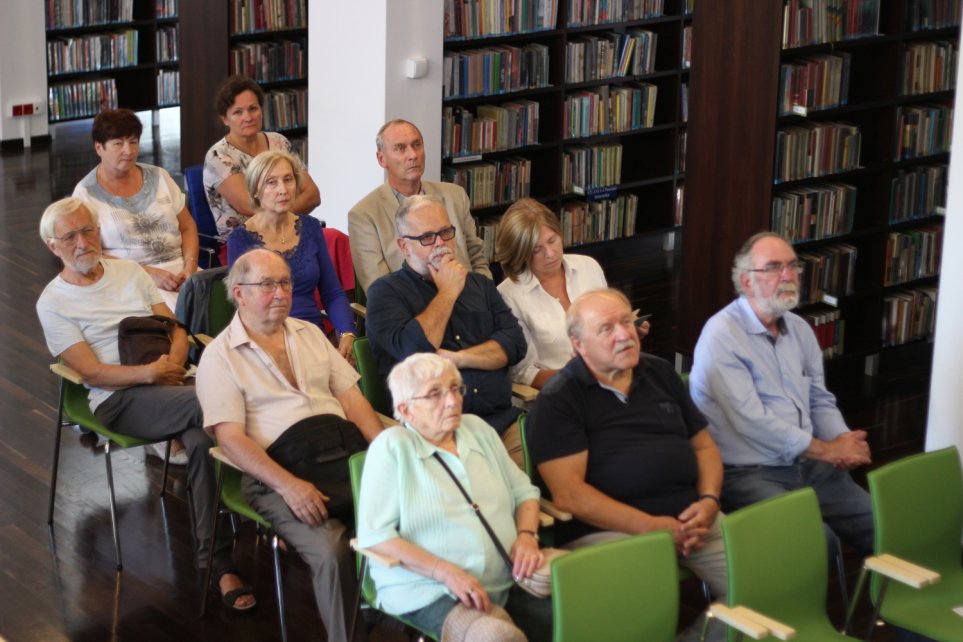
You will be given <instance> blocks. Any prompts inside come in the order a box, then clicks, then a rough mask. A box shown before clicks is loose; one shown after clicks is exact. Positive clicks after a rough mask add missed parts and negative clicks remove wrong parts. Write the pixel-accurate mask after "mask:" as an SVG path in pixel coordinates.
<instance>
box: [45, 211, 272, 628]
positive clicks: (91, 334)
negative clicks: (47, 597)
mask: <svg viewBox="0 0 963 642" xmlns="http://www.w3.org/2000/svg"><path fill="white" fill-rule="evenodd" d="M40 237H41V238H42V239H43V240H44V242H45V243H46V244H47V247H48V248H50V251H51V252H53V253H54V254H55V255H56V256H57V257H59V258H60V260H61V261H62V262H63V266H64V267H63V270H62V271H61V272H60V274H59V275H57V277H55V278H54V280H53V281H51V282H50V283H49V284H48V285H47V287H46V288H44V291H43V293H42V294H41V295H40V298H39V299H38V300H37V315H38V316H39V317H40V324H41V326H43V332H44V337H45V338H46V340H47V347H48V348H49V349H50V353H51V354H52V355H53V356H54V357H57V358H58V359H61V360H63V362H64V363H66V364H67V365H68V366H70V367H71V368H73V369H74V370H76V371H77V372H78V373H80V376H81V377H83V380H84V384H85V385H86V386H87V388H88V389H89V390H90V393H89V395H88V399H89V402H90V409H91V411H92V412H93V413H94V416H95V417H97V419H99V420H100V421H101V422H103V423H104V424H105V425H107V426H110V428H111V430H114V431H115V432H118V433H120V434H123V435H130V436H132V437H141V438H144V439H156V440H158V441H161V440H167V439H173V438H175V437H176V438H178V439H180V440H181V442H182V443H183V444H184V446H185V447H186V448H187V478H188V483H189V484H190V486H191V488H192V489H193V495H194V498H195V501H194V502H192V509H193V511H194V519H193V524H194V529H195V530H194V534H195V537H194V541H195V542H196V543H197V563H198V566H200V567H201V568H206V567H207V565H208V564H211V565H212V571H213V576H214V577H215V578H217V579H216V581H217V582H218V590H219V591H220V593H221V596H222V599H223V600H224V603H225V604H226V605H227V606H228V607H229V608H232V609H234V610H246V609H250V608H252V607H253V606H254V604H255V601H254V595H253V594H252V593H251V590H250V589H249V588H247V587H245V586H243V582H241V580H240V578H239V577H238V576H237V572H236V571H235V570H234V569H233V568H232V564H231V540H230V537H229V536H228V535H227V533H226V529H223V530H225V536H224V537H222V538H220V539H219V540H218V541H217V542H216V543H215V548H214V551H209V550H207V546H208V538H207V534H208V533H210V532H211V520H212V519H215V518H216V513H215V506H214V504H213V503H212V501H211V500H212V499H213V497H214V467H213V464H212V463H211V459H210V457H208V455H207V451H208V449H209V448H210V447H211V446H212V445H213V444H212V442H211V439H210V437H208V436H207V434H205V432H204V430H203V421H202V415H201V408H200V406H199V405H198V403H197V397H196V396H195V394H194V388H193V387H190V386H184V376H185V374H186V370H185V369H184V362H185V361H186V358H187V335H186V333H185V332H184V331H183V330H181V329H175V330H174V332H173V333H172V336H171V339H172V341H171V349H170V352H169V353H168V354H166V355H162V356H161V357H159V358H158V359H157V360H156V361H154V362H152V363H147V364H144V365H121V359H120V350H119V347H118V341H117V328H118V326H119V325H120V322H121V320H122V319H124V318H126V317H131V316H148V315H151V314H159V315H163V316H167V317H171V318H173V316H174V315H173V314H171V311H170V310H169V309H168V308H167V305H165V304H164V300H163V298H162V297H161V294H160V293H159V292H158V291H157V287H156V286H155V285H154V282H153V281H152V280H151V278H150V277H149V276H148V275H147V273H146V272H145V271H144V270H143V269H142V268H141V267H140V266H139V265H138V264H137V263H134V262H133V261H128V260H120V259H104V258H103V254H102V250H101V245H100V226H99V224H98V220H97V216H96V214H94V211H93V210H92V209H90V208H88V207H87V206H86V205H85V204H84V202H83V201H81V200H80V199H77V198H65V199H62V200H59V201H57V202H55V203H53V204H52V205H50V207H48V208H47V209H46V211H44V213H43V216H42V217H41V219H40Z"/></svg>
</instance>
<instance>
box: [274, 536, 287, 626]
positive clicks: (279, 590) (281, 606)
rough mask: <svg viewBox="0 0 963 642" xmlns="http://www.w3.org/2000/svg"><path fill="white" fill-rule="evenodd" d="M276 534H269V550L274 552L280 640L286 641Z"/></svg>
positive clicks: (278, 542) (282, 588)
mask: <svg viewBox="0 0 963 642" xmlns="http://www.w3.org/2000/svg"><path fill="white" fill-rule="evenodd" d="M279 549H280V541H279V538H278V534H277V533H274V534H273V535H272V536H271V552H272V553H273V554H274V587H275V592H276V593H277V597H278V620H280V622H281V642H288V623H287V620H286V619H285V617H284V585H283V584H281V551H280V550H279Z"/></svg>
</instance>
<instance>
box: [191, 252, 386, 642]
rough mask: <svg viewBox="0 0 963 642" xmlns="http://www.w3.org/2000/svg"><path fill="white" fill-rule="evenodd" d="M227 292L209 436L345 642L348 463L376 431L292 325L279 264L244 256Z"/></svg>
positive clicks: (208, 405) (269, 255)
mask: <svg viewBox="0 0 963 642" xmlns="http://www.w3.org/2000/svg"><path fill="white" fill-rule="evenodd" d="M225 286H226V288H227V292H228V296H229V297H230V298H231V300H232V301H234V303H235V305H236V306H237V314H236V315H235V316H234V319H233V320H232V321H231V323H230V325H228V327H227V328H225V329H224V331H223V332H221V334H219V335H218V336H217V338H216V339H214V341H213V342H212V343H211V344H210V345H209V346H208V347H207V348H206V349H205V350H204V355H203V356H202V357H201V363H200V366H199V368H198V371H197V395H198V398H199V399H200V401H201V407H202V408H203V409H204V425H205V426H206V427H207V428H208V429H210V430H212V431H213V432H214V436H215V437H216V438H217V440H218V443H219V445H220V446H221V448H222V449H223V451H224V452H225V454H227V456H228V457H229V458H230V459H231V460H232V461H233V462H234V463H235V464H236V465H237V466H238V467H239V468H240V469H241V470H243V471H244V476H243V479H242V482H241V487H242V490H243V492H244V496H245V497H246V498H247V500H248V502H250V504H251V505H252V506H253V507H254V509H255V510H257V511H258V512H259V513H260V514H261V515H263V516H264V517H265V518H267V519H268V520H270V521H271V524H272V525H273V526H274V528H275V529H276V530H277V532H278V533H279V534H280V535H281V537H282V538H284V540H285V541H286V542H288V543H289V544H291V545H293V546H294V548H295V550H297V551H298V553H299V554H300V555H301V557H302V558H303V559H304V561H305V562H307V564H308V565H309V566H310V567H311V572H312V574H313V580H314V597H315V600H316V601H317V605H318V611H319V612H320V613H321V620H322V621H323V622H324V627H325V629H326V630H327V639H328V640H330V641H332V642H335V641H337V642H343V641H345V640H347V639H348V631H347V626H346V623H347V622H350V620H351V614H350V610H351V609H350V602H351V597H352V596H353V595H354V590H355V586H356V579H355V568H354V562H353V559H352V556H351V553H350V549H349V547H348V534H347V531H348V527H347V526H346V524H345V520H346V519H347V520H349V521H350V518H351V513H352V503H351V493H350V485H348V484H347V479H348V478H347V457H348V455H350V454H351V453H352V452H357V451H358V450H363V449H364V448H365V447H366V445H367V444H366V441H371V440H372V439H374V437H375V436H376V435H377V434H378V433H379V432H380V431H381V422H380V421H379V419H378V416H377V414H375V412H374V410H372V408H371V406H370V405H369V404H368V402H367V400H365V398H364V397H363V396H362V395H361V392H360V391H359V390H358V388H357V386H356V385H355V383H356V382H357V381H358V373H357V372H355V370H354V369H353V368H352V367H351V366H350V365H348V362H347V361H345V360H344V359H343V358H342V357H341V355H340V354H339V353H338V350H337V349H336V348H335V347H334V346H333V345H332V344H331V343H330V342H329V341H328V340H327V338H325V336H324V334H323V333H322V331H321V330H320V329H319V328H318V327H317V326H316V325H314V324H313V323H307V322H305V321H301V320H299V319H294V318H290V317H289V316H288V314H289V312H290V311H291V272H290V270H289V268H288V265H287V263H285V261H284V259H283V258H281V257H280V256H279V255H278V254H277V253H275V252H271V251H269V250H264V249H257V250H251V251H250V252H248V253H246V254H244V255H242V256H241V257H240V258H239V259H238V260H237V262H236V263H235V264H234V266H233V267H232V268H231V272H230V274H228V277H227V280H226V282H225ZM359 431H360V432H359ZM346 597H347V599H346Z"/></svg>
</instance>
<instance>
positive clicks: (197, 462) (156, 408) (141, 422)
mask: <svg viewBox="0 0 963 642" xmlns="http://www.w3.org/2000/svg"><path fill="white" fill-rule="evenodd" d="M94 415H95V416H96V417H97V419H99V420H100V421H101V422H102V423H104V424H105V425H106V426H109V427H110V429H111V430H113V431H114V432H119V433H121V434H122V435H129V436H131V437H140V438H143V439H153V440H157V441H163V440H167V439H174V438H177V439H179V440H180V441H181V443H182V444H184V447H185V448H186V449H187V479H188V483H189V484H190V487H191V494H192V495H193V498H194V501H193V502H192V508H193V510H194V541H195V542H196V546H197V566H198V568H206V567H207V565H208V560H209V559H211V558H212V557H213V563H212V566H213V569H214V570H215V571H221V570H223V569H225V568H228V567H230V566H232V565H233V564H232V558H231V536H230V533H229V531H228V529H226V528H219V529H218V532H219V536H218V538H217V541H216V542H215V543H214V554H213V556H212V555H211V553H210V551H208V550H207V545H208V538H209V537H210V534H211V526H212V524H213V521H212V520H214V519H215V517H216V516H217V500H216V498H215V497H214V490H215V477H214V463H213V460H212V459H211V457H210V456H209V455H208V451H209V450H210V449H211V447H212V446H213V445H214V442H213V441H212V440H211V438H210V437H208V436H207V433H205V432H204V428H203V426H204V417H203V414H202V413H201V406H200V404H199V403H198V401H197V395H196V394H195V393H194V386H134V387H133V388H125V389H124V390H117V391H115V392H114V393H113V394H111V395H110V396H109V397H108V398H107V399H106V400H105V401H104V402H103V403H101V404H100V405H99V406H98V407H97V410H96V412H94Z"/></svg>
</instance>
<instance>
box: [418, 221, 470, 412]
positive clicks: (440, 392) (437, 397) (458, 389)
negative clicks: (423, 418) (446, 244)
mask: <svg viewBox="0 0 963 642" xmlns="http://www.w3.org/2000/svg"><path fill="white" fill-rule="evenodd" d="M443 238H444V237H443ZM466 392H468V387H467V386H466V385H465V384H458V385H454V386H452V387H450V388H435V389H434V390H432V391H431V392H429V393H428V394H426V395H421V396H420V397H412V398H411V400H412V401H414V400H415V399H425V400H427V401H430V402H431V403H438V402H439V401H441V400H442V399H444V398H445V397H446V396H447V395H448V393H451V394H453V395H455V396H456V397H464V396H465V393H466Z"/></svg>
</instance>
